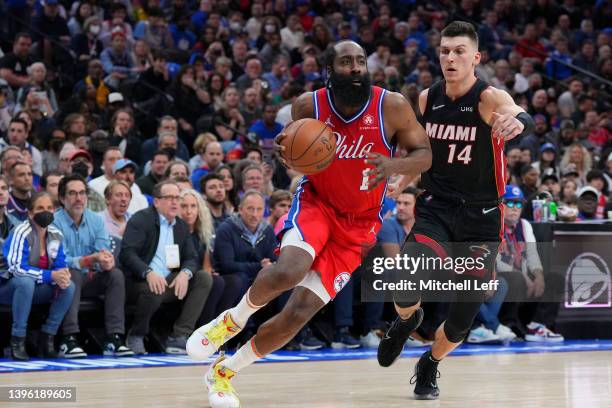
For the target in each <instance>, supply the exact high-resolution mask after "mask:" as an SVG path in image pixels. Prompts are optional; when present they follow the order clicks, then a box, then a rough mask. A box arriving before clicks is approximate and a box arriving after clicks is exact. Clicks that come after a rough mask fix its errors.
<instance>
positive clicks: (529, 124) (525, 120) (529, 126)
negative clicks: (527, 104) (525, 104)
mask: <svg viewBox="0 0 612 408" xmlns="http://www.w3.org/2000/svg"><path fill="white" fill-rule="evenodd" d="M515 118H516V119H517V120H518V121H519V122H521V123H522V124H523V126H524V128H523V131H522V132H521V133H519V135H518V136H517V137H520V136H523V135H527V134H529V133H533V130H534V129H535V122H534V121H533V118H532V117H531V115H530V114H528V113H527V112H521V113H519V114H518V115H516V116H515Z"/></svg>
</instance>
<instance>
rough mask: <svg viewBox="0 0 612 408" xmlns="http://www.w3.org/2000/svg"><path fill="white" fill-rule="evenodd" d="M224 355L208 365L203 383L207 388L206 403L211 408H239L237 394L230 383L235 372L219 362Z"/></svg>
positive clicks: (223, 358)
mask: <svg viewBox="0 0 612 408" xmlns="http://www.w3.org/2000/svg"><path fill="white" fill-rule="evenodd" d="M223 360H225V355H223V353H221V355H220V356H219V357H218V358H217V359H216V360H215V362H214V363H212V364H211V365H210V368H209V369H208V372H207V373H206V376H205V377H204V381H205V382H206V388H208V402H209V403H210V406H211V408H240V400H239V399H238V394H237V393H236V390H235V389H234V386H233V385H232V383H231V380H232V378H233V377H234V376H235V375H236V373H235V372H233V371H232V370H230V369H229V368H227V367H224V366H223V365H222V364H221V362H222V361H223Z"/></svg>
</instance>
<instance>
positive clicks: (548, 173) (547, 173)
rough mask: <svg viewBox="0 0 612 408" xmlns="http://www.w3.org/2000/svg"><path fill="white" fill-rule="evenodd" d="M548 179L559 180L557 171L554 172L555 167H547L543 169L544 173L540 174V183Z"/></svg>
mask: <svg viewBox="0 0 612 408" xmlns="http://www.w3.org/2000/svg"><path fill="white" fill-rule="evenodd" d="M549 179H553V180H555V181H556V182H557V183H558V182H559V176H557V173H555V169H551V168H548V169H546V170H544V173H543V174H542V183H544V182H545V181H546V180H549Z"/></svg>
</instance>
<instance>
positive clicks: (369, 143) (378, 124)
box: [306, 86, 395, 221]
mask: <svg viewBox="0 0 612 408" xmlns="http://www.w3.org/2000/svg"><path fill="white" fill-rule="evenodd" d="M386 93H387V91H386V90H385V89H382V88H379V87H377V86H373V87H372V91H371V93H370V100H369V102H368V103H367V104H366V105H365V107H364V108H363V109H362V110H361V111H360V112H358V113H357V114H355V116H353V117H352V118H349V119H346V118H344V117H342V116H341V115H340V114H339V113H338V110H337V109H336V108H335V107H334V104H333V101H332V99H331V95H330V93H329V91H328V90H327V88H322V89H319V90H317V91H316V92H314V93H313V100H314V111H315V118H316V119H318V120H320V121H322V122H324V123H326V124H327V125H328V126H329V127H330V128H331V130H332V132H333V133H334V135H335V136H336V145H337V147H336V158H335V159H334V161H333V162H332V164H331V165H330V166H329V167H328V168H327V169H325V170H324V171H322V172H321V173H318V174H314V175H310V176H307V177H306V178H307V180H308V181H309V183H306V184H310V187H311V188H312V189H313V190H314V191H315V192H316V194H317V196H319V197H320V198H321V199H322V200H323V201H324V202H326V203H327V204H328V205H331V206H332V207H333V208H334V209H336V210H337V211H339V212H340V213H345V212H346V213H353V214H355V213H364V215H365V213H369V212H373V211H374V210H377V212H378V214H379V216H380V208H381V205H382V202H383V200H384V198H385V193H386V190H387V183H385V182H383V183H380V184H379V185H378V186H377V187H376V188H375V189H374V190H372V191H368V177H367V175H366V174H365V173H366V171H367V170H368V169H371V168H372V167H373V166H371V165H368V164H366V163H365V159H366V156H367V154H368V153H369V152H372V153H380V154H382V155H384V156H387V157H392V156H393V154H394V152H395V146H392V145H391V144H389V143H388V142H387V139H386V135H385V126H384V121H383V99H384V97H385V94H386ZM355 215H357V214H355ZM381 221H382V220H381Z"/></svg>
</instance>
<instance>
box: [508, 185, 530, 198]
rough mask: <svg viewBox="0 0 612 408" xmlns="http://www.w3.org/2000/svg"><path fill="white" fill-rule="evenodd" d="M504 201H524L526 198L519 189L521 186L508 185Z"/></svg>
mask: <svg viewBox="0 0 612 408" xmlns="http://www.w3.org/2000/svg"><path fill="white" fill-rule="evenodd" d="M503 198H504V200H515V201H516V200H519V201H523V200H524V199H525V196H524V195H523V191H522V190H521V189H520V188H519V186H517V185H515V184H508V185H507V186H506V194H504V197H503Z"/></svg>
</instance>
